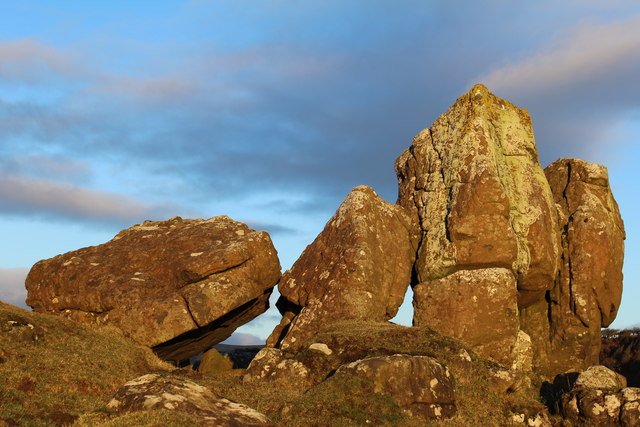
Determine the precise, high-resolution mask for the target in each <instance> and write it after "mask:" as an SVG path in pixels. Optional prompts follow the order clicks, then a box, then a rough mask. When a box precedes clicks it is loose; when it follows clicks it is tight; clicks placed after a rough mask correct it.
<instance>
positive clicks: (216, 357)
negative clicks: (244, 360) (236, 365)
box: [198, 348, 233, 374]
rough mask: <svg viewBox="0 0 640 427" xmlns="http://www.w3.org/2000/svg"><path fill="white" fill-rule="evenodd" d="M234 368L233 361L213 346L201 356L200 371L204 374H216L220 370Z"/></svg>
mask: <svg viewBox="0 0 640 427" xmlns="http://www.w3.org/2000/svg"><path fill="white" fill-rule="evenodd" d="M231 369H233V362H232V361H231V359H229V358H228V357H226V356H223V355H222V354H220V353H219V352H218V350H216V349H215V348H212V349H210V350H208V351H205V352H204V353H203V354H202V357H201V358H200V365H199V366H198V371H199V372H202V373H203V374H214V373H216V372H220V371H230V370H231Z"/></svg>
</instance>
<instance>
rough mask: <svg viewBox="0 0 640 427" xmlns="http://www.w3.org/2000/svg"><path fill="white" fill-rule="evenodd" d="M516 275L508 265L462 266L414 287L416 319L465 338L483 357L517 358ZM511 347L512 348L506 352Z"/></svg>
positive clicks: (504, 361) (509, 360) (508, 360)
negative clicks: (505, 266)
mask: <svg viewBox="0 0 640 427" xmlns="http://www.w3.org/2000/svg"><path fill="white" fill-rule="evenodd" d="M516 292H517V291H516V280H515V277H514V276H513V273H512V272H511V271H510V270H507V269H506V268H485V269H481V270H459V271H456V272H455V273H452V274H450V275H448V276H445V277H443V278H442V279H437V280H432V281H430V282H427V283H421V284H419V285H418V286H416V287H415V288H414V302H413V304H414V308H415V314H414V324H416V325H429V326H430V327H432V328H434V329H435V330H437V331H438V332H440V333H442V334H444V335H448V336H451V337H457V338H462V339H463V340H464V341H466V342H467V343H469V344H470V345H471V346H472V347H473V349H474V350H475V351H476V352H477V353H478V354H482V355H483V356H484V357H487V358H490V359H492V360H495V361H497V362H500V363H502V364H503V365H505V366H511V364H512V363H513V362H514V361H515V357H514V356H512V354H511V353H512V352H511V351H509V350H510V349H512V348H515V343H516V340H517V336H518V306H517V303H516ZM505 349H507V351H505Z"/></svg>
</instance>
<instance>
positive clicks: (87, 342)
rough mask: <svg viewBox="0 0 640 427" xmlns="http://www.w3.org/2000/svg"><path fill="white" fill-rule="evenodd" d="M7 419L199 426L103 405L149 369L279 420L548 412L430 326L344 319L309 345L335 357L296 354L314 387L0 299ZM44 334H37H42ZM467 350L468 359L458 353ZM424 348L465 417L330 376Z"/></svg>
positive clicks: (533, 394) (344, 422)
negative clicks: (404, 405)
mask: <svg viewBox="0 0 640 427" xmlns="http://www.w3.org/2000/svg"><path fill="white" fill-rule="evenodd" d="M29 325H31V326H29ZM0 329H1V331H0V332H1V333H0V381H1V383H2V384H3V385H4V387H2V388H0V425H7V426H14V425H24V426H52V425H66V424H73V423H75V425H78V426H109V427H115V426H129V425H136V426H191V425H193V426H195V425H197V422H196V421H195V420H194V419H193V418H191V417H190V416H189V414H186V413H179V412H171V411H165V410H162V411H142V412H136V413H132V414H126V415H117V414H114V413H113V412H112V411H110V410H108V409H107V408H106V405H107V403H108V402H109V400H110V399H111V397H112V396H113V394H114V393H115V391H116V390H117V389H118V388H119V387H120V386H122V385H123V384H124V383H125V382H127V381H129V380H131V379H134V378H136V377H138V376H140V375H144V374H146V373H150V372H166V373H169V372H170V373H171V375H174V376H176V375H177V376H183V377H185V378H187V379H189V380H192V381H194V382H197V383H199V384H201V385H203V386H206V387H208V388H210V389H211V390H212V391H214V392H215V393H217V394H219V395H221V396H223V397H225V398H227V399H229V400H232V401H235V402H239V403H243V404H245V405H247V406H249V407H251V408H253V409H255V410H257V411H259V412H262V413H264V414H265V415H267V416H268V417H269V418H270V419H271V420H272V421H273V422H274V424H275V425H276V426H326V425H331V426H360V425H376V426H395V425H403V426H429V425H436V424H437V425H439V426H466V425H483V426H492V425H504V424H505V419H506V418H507V417H508V416H509V415H510V412H513V413H526V414H535V413H536V412H537V411H541V410H542V409H543V405H542V404H541V403H540V402H539V401H538V400H537V396H538V393H537V387H538V385H539V384H538V383H536V379H535V378H532V379H530V380H531V381H532V382H533V385H532V386H531V387H529V388H525V389H524V390H522V391H519V392H515V393H508V394H504V393H496V392H493V391H491V390H490V389H489V386H488V383H489V377H490V375H491V369H492V368H495V364H492V363H491V362H488V361H485V360H483V359H479V358H478V357H476V356H475V355H474V354H473V352H472V351H471V350H469V349H468V348H467V347H466V346H465V345H464V344H463V343H462V342H460V341H458V340H455V339H453V338H448V337H444V336H442V335H440V334H438V333H436V332H434V331H431V330H429V329H426V328H407V327H403V326H398V325H393V324H390V323H365V322H353V321H351V322H349V321H347V322H339V323H335V324H332V325H329V326H328V327H326V328H325V329H324V330H323V331H321V332H320V333H318V334H317V335H316V336H314V337H313V338H312V339H311V340H310V341H309V343H307V344H311V343H312V342H322V343H325V344H327V345H328V346H329V348H331V349H332V350H333V353H332V354H331V355H330V356H326V355H324V354H322V353H317V352H312V351H302V352H300V353H298V354H295V355H291V357H294V358H296V359H297V360H299V361H301V362H302V363H304V364H305V365H306V366H308V367H309V368H310V370H311V372H313V373H314V378H313V380H314V382H315V383H316V385H315V386H313V387H308V386H307V387H305V386H304V385H301V384H299V383H293V382H292V383H287V382H286V381H284V382H278V383H273V382H266V381H265V382H260V383H251V384H250V385H245V384H243V382H242V376H243V375H244V372H245V371H244V370H243V369H233V370H230V371H219V372H213V373H210V374H207V373H201V372H195V371H191V370H188V369H173V367H171V366H170V365H167V364H165V363H163V362H161V361H160V360H159V359H158V358H156V356H155V355H154V354H153V353H152V352H151V351H150V350H149V349H148V348H145V347H142V346H139V345H137V344H135V343H133V342H132V341H130V340H128V339H127V338H124V337H123V336H122V335H120V334H119V333H118V332H117V331H116V330H114V329H108V328H96V327H91V326H88V325H82V324H78V323H75V322H73V321H70V320H67V319H63V318H60V317H54V316H49V315H43V314H37V313H32V312H28V311H26V310H22V309H19V308H17V307H13V306H10V305H7V304H3V303H0ZM36 338H37V339H36ZM463 352H466V353H468V354H469V356H470V357H471V359H472V361H471V362H465V361H464V360H463V359H462V358H461V357H460V354H461V353H463ZM396 353H404V354H411V355H426V356H431V357H434V358H436V359H438V360H439V361H440V362H441V363H443V364H444V365H446V366H448V367H449V369H450V370H451V372H452V375H453V377H454V381H455V385H456V397H457V405H458V415H457V416H456V417H455V418H453V419H450V420H444V421H440V422H438V423H435V422H433V421H428V420H424V419H420V418H415V417H411V416H409V415H407V413H406V412H404V411H403V410H402V409H401V408H400V407H398V405H397V404H396V403H395V402H394V401H393V399H392V398H391V397H390V396H388V395H385V394H379V393H374V392H373V385H372V384H371V383H370V382H368V381H367V380H364V379H361V378H356V377H352V376H347V375H331V374H332V373H333V372H334V371H335V369H337V368H338V367H339V366H340V365H342V364H344V363H349V362H352V361H355V360H358V359H362V358H365V357H372V356H381V355H389V354H396Z"/></svg>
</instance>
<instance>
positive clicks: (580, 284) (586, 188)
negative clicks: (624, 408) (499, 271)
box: [545, 159, 625, 371]
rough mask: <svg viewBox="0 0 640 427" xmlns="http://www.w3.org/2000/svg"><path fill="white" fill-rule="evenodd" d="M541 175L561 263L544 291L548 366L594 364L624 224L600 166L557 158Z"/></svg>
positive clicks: (613, 302) (617, 283)
mask: <svg viewBox="0 0 640 427" xmlns="http://www.w3.org/2000/svg"><path fill="white" fill-rule="evenodd" d="M545 173H546V175H547V178H548V180H549V184H550V185H551V190H552V191H553V195H554V199H555V202H556V203H557V205H558V211H559V212H560V215H559V228H560V230H563V232H562V264H561V266H560V267H561V268H560V273H559V275H558V278H557V281H556V284H555V286H554V288H553V290H552V292H551V294H550V304H549V309H548V310H549V313H550V318H551V322H550V331H549V334H550V341H551V349H550V352H551V355H550V356H551V357H550V364H551V365H552V366H554V367H556V368H555V370H556V371H561V370H563V369H564V370H567V369H573V370H581V369H584V368H586V367H588V366H590V365H593V364H597V363H598V357H599V351H600V342H601V332H600V330H601V328H602V327H606V326H608V325H609V324H610V323H611V322H612V321H613V320H614V319H615V317H616V313H617V311H618V307H619V306H620V299H621V297H622V263H623V257H624V238H625V232H624V225H623V222H622V218H621V217H620V212H619V211H618V205H617V204H616V202H615V200H614V198H613V195H612V193H611V188H610V187H609V178H608V174H607V169H606V168H605V167H604V166H601V165H598V164H595V163H588V162H585V161H582V160H577V159H560V160H557V161H555V162H554V163H552V164H550V165H549V166H547V168H546V169H545Z"/></svg>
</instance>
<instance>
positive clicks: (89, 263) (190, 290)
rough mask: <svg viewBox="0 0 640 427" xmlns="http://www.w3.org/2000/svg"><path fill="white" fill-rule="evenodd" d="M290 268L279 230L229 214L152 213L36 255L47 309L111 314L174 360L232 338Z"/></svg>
mask: <svg viewBox="0 0 640 427" xmlns="http://www.w3.org/2000/svg"><path fill="white" fill-rule="evenodd" d="M279 277H280V265H279V262H278V257H277V254H276V250H275V249H274V247H273V244H272V243H271V239H270V238H269V235H268V234H267V233H266V232H264V231H260V232H257V231H253V230H251V229H250V228H249V227H247V226H246V225H245V224H242V223H239V222H236V221H233V220H231V219H230V218H228V217H225V216H220V217H215V218H211V219H209V220H183V219H181V218H178V217H176V218H173V219H171V220H168V221H159V222H152V221H146V222H145V223H143V224H140V225H136V226H133V227H131V228H129V229H127V230H124V231H121V232H120V233H119V234H118V235H117V236H115V237H114V238H113V239H112V240H111V241H110V242H107V243H105V244H102V245H98V246H92V247H88V248H84V249H79V250H77V251H73V252H69V253H67V254H63V255H58V256H56V257H54V258H51V259H48V260H43V261H40V262H38V263H36V264H35V265H34V266H33V268H32V269H31V271H30V272H29V275H28V277H27V280H26V286H27V290H28V298H27V303H28V304H29V305H31V306H32V307H34V309H35V310H36V311H38V312H45V313H49V314H56V315H61V316H65V317H70V318H73V319H76V320H80V321H85V322H95V323H98V324H109V325H112V326H116V327H118V328H119V329H120V330H122V331H123V332H124V334H125V335H127V336H129V337H131V338H133V339H134V340H135V341H137V342H138V343H140V344H143V345H147V346H150V347H153V348H154V350H155V351H156V353H157V354H158V355H159V356H160V357H162V358H164V359H167V360H181V359H187V358H188V357H190V356H193V355H195V354H198V353H199V352H201V351H204V350H206V349H208V348H210V347H211V346H212V345H214V344H216V343H218V342H220V341H223V340H224V339H226V338H227V337H228V336H230V335H231V333H232V332H233V331H234V330H235V329H236V328H237V327H238V326H240V325H242V324H244V323H247V322H248V321H250V320H251V319H253V318H254V317H256V316H257V315H259V314H261V313H262V312H264V311H265V310H266V309H267V307H268V297H269V295H270V293H271V290H272V288H273V286H274V285H275V284H276V282H277V281H278V279H279Z"/></svg>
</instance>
